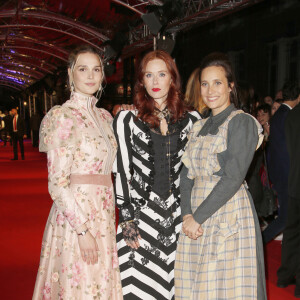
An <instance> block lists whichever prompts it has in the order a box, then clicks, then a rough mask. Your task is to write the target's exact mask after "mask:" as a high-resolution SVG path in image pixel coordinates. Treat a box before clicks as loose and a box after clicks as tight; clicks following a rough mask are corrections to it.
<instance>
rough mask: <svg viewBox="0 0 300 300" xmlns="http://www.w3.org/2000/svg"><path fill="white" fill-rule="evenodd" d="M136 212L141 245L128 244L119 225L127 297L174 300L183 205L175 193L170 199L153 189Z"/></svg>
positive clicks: (129, 298)
mask: <svg viewBox="0 0 300 300" xmlns="http://www.w3.org/2000/svg"><path fill="white" fill-rule="evenodd" d="M149 198H150V199H152V200H148V201H146V202H147V203H146V205H144V206H143V207H141V208H140V209H139V211H138V212H135V215H136V222H137V223H138V228H139V232H140V235H141V237H142V239H141V240H139V243H140V247H139V248H138V249H137V250H135V249H131V248H130V247H128V246H127V245H126V243H125V241H124V239H123V235H122V230H121V228H120V226H119V227H118V233H117V246H118V255H119V264H120V271H121V280H122V288H123V295H124V299H128V300H134V299H141V300H170V299H174V261H175V251H176V245H177V240H178V236H179V232H180V230H181V221H180V212H181V210H180V206H178V205H177V203H176V202H177V200H176V199H175V198H174V196H173V195H170V197H169V198H168V199H166V200H164V199H162V198H160V197H159V196H158V195H156V194H155V193H154V192H153V191H152V192H151V194H150V197H149Z"/></svg>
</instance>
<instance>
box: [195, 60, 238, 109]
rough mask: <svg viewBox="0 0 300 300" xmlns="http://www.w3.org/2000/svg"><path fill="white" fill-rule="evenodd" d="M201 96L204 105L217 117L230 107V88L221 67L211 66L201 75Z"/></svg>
mask: <svg viewBox="0 0 300 300" xmlns="http://www.w3.org/2000/svg"><path fill="white" fill-rule="evenodd" d="M200 81H201V96H202V99H203V101H204V103H205V104H206V105H207V106H208V107H209V108H210V109H211V110H212V114H213V115H217V114H218V113H220V112H222V111H223V110H224V109H226V108H227V107H228V106H229V105H230V92H231V87H232V86H233V83H231V87H230V86H229V84H228V80H227V78H226V76H225V70H224V68H223V67H216V66H211V67H207V68H205V69H203V70H202V73H201V80H200Z"/></svg>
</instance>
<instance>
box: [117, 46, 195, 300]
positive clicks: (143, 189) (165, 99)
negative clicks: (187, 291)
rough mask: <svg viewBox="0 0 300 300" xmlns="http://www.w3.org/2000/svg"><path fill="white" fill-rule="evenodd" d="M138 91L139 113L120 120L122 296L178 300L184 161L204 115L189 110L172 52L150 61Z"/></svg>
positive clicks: (147, 57)
mask: <svg viewBox="0 0 300 300" xmlns="http://www.w3.org/2000/svg"><path fill="white" fill-rule="evenodd" d="M134 92H135V94H134V104H135V107H136V110H135V112H133V111H121V112H120V113H119V114H118V115H117V116H116V118H115V120H114V131H115V135H116V138H117V142H118V146H119V148H118V152H117V161H116V170H115V172H116V181H115V187H116V200H117V206H118V208H119V212H120V213H119V215H120V220H119V222H120V224H119V227H118V234H117V242H118V255H119V262H120V270H121V279H122V286H123V295H124V298H125V299H130V300H131V299H143V300H147V299H157V300H158V299H174V259H175V251H176V245H177V239H178V234H179V231H180V227H181V210H180V202H179V201H180V200H179V199H180V192H179V172H180V170H181V165H182V164H181V156H182V154H183V152H184V149H185V145H186V142H187V134H188V132H189V131H190V129H191V128H192V126H193V123H194V122H195V121H196V120H198V119H199V118H200V116H199V114H198V113H197V112H188V111H187V108H186V107H185V105H184V102H183V101H182V96H181V92H180V77H179V74H178V70H177V67H176V65H175V62H174V61H173V59H172V58H171V56H170V55H169V54H167V53H166V52H163V51H159V50H158V51H152V52H150V53H148V54H147V55H145V57H144V58H143V59H142V61H141V64H140V66H139V69H138V72H137V81H136V84H135V89H134Z"/></svg>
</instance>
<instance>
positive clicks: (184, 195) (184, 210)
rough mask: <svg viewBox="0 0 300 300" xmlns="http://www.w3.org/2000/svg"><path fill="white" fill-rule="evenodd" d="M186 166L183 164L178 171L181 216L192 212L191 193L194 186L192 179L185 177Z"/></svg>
mask: <svg viewBox="0 0 300 300" xmlns="http://www.w3.org/2000/svg"><path fill="white" fill-rule="evenodd" d="M187 174H188V168H187V167H186V166H185V165H183V166H182V170H181V172H180V206H181V217H182V218H183V217H184V216H185V215H190V214H192V208H191V195H192V189H193V186H194V180H193V179H190V178H188V177H187Z"/></svg>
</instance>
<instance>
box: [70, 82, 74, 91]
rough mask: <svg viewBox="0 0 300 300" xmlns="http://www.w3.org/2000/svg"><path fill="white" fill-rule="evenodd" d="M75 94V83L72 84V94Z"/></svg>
mask: <svg viewBox="0 0 300 300" xmlns="http://www.w3.org/2000/svg"><path fill="white" fill-rule="evenodd" d="M74 92H75V86H74V82H72V83H71V93H74Z"/></svg>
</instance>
